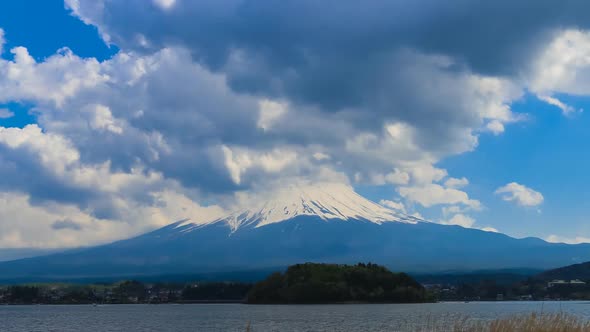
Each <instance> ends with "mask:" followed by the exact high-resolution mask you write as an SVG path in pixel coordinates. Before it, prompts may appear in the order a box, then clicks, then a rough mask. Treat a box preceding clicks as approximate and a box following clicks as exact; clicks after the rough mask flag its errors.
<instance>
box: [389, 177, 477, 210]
mask: <svg viewBox="0 0 590 332" xmlns="http://www.w3.org/2000/svg"><path fill="white" fill-rule="evenodd" d="M398 192H399V194H400V195H401V196H402V197H404V198H405V199H407V200H409V201H411V202H416V203H419V204H420V205H422V206H424V207H431V206H434V205H441V204H463V205H465V206H468V207H470V208H472V209H475V210H479V209H480V208H481V203H480V202H479V201H478V200H474V199H470V198H469V195H467V193H466V192H464V191H461V190H457V189H453V188H445V187H443V186H441V185H439V184H434V183H433V184H428V185H423V186H416V187H400V188H398Z"/></svg>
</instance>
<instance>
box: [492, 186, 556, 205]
mask: <svg viewBox="0 0 590 332" xmlns="http://www.w3.org/2000/svg"><path fill="white" fill-rule="evenodd" d="M495 194H497V195H500V196H501V197H502V199H503V200H505V201H507V202H515V203H516V204H518V205H520V206H525V207H533V206H539V205H541V204H542V203H543V200H544V198H543V195H542V194H541V193H540V192H538V191H535V190H533V189H531V188H528V187H526V186H524V185H521V184H518V183H516V182H511V183H508V184H507V185H505V186H503V187H500V188H498V189H497V190H496V191H495Z"/></svg>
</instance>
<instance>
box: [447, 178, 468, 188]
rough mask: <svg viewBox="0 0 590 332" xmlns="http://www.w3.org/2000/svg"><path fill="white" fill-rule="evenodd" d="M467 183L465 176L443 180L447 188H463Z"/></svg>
mask: <svg viewBox="0 0 590 332" xmlns="http://www.w3.org/2000/svg"><path fill="white" fill-rule="evenodd" d="M468 184H469V180H467V178H460V179H458V178H449V179H447V180H446V181H445V186H446V187H447V188H454V189H457V188H463V187H465V186H466V185H468Z"/></svg>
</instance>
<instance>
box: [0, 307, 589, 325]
mask: <svg viewBox="0 0 590 332" xmlns="http://www.w3.org/2000/svg"><path fill="white" fill-rule="evenodd" d="M541 311H543V312H560V311H564V312H567V313H570V314H573V315H577V316H579V317H582V318H585V319H590V302H471V303H432V304H351V305H297V306H288V305H278V306H277V305H260V306H253V305H242V304H194V305H193V304H191V305H172V304H165V305H99V306H91V305H80V306H74V305H71V306H70V305H60V306H57V305H55V306H53V305H37V306H6V305H5V306H0V331H2V332H7V331H10V332H12V331H14V332H33V331H39V332H41V331H42V332H46V331H55V332H70V331H71V332H80V331H93V332H94V331H125V332H134V331H141V332H144V331H158V332H160V331H170V332H172V331H174V332H183V331H240V332H243V331H246V326H247V324H248V322H250V325H251V329H250V331H252V332H257V331H264V332H266V331H281V332H292V331H293V332H294V331H408V330H411V331H413V330H416V329H419V328H420V327H421V326H422V327H424V326H425V324H428V322H432V321H437V322H442V323H444V322H446V321H454V320H455V319H457V318H459V317H471V319H481V320H489V319H494V318H497V317H502V316H510V315H513V314H518V313H530V312H541ZM441 325H442V324H441Z"/></svg>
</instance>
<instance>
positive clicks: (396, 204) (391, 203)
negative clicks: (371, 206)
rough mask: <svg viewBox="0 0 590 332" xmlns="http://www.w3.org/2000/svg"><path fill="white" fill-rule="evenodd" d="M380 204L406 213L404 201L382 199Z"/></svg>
mask: <svg viewBox="0 0 590 332" xmlns="http://www.w3.org/2000/svg"><path fill="white" fill-rule="evenodd" d="M379 204H381V205H383V206H386V207H388V208H391V209H394V210H397V211H401V212H403V213H406V207H405V206H404V203H402V202H395V201H390V200H386V199H382V200H381V201H379Z"/></svg>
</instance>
